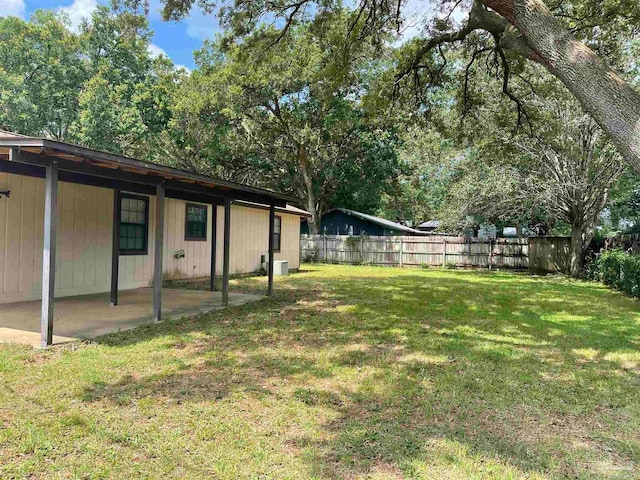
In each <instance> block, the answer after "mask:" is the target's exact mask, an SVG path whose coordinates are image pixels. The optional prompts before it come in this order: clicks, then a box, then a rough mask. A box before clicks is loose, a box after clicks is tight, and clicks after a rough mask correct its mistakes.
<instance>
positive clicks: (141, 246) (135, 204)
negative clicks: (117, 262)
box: [120, 195, 149, 255]
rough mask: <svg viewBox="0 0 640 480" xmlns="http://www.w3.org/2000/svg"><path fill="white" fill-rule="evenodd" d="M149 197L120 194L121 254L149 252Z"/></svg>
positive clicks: (144, 253) (143, 253)
mask: <svg viewBox="0 0 640 480" xmlns="http://www.w3.org/2000/svg"><path fill="white" fill-rule="evenodd" d="M148 232H149V198H147V197H139V196H137V195H121V196H120V254H121V255H146V254H147V252H148V248H147V245H148V243H147V242H148V237H149V235H148Z"/></svg>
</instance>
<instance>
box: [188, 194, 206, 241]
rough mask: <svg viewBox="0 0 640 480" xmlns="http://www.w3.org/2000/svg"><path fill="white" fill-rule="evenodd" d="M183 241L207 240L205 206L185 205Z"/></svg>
mask: <svg viewBox="0 0 640 480" xmlns="http://www.w3.org/2000/svg"><path fill="white" fill-rule="evenodd" d="M185 218H186V223H185V229H184V232H185V233H184V239H185V240H205V241H206V240H207V206H206V205H195V204H193V203H187V214H186V217H185Z"/></svg>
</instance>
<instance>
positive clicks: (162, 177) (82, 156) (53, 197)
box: [0, 130, 304, 347]
mask: <svg viewBox="0 0 640 480" xmlns="http://www.w3.org/2000/svg"><path fill="white" fill-rule="evenodd" d="M0 172H6V173H13V174H17V175H27V176H32V177H40V178H44V179H45V195H44V238H43V245H42V259H43V260H42V263H43V266H42V297H41V298H42V300H41V317H40V333H41V345H42V346H43V347H46V346H47V345H51V343H52V342H53V323H54V321H53V319H54V303H55V300H54V298H55V296H54V292H55V278H56V267H55V265H56V229H57V223H58V217H57V208H58V207H57V203H58V202H57V198H58V182H59V181H62V182H70V183H79V184H85V185H92V186H97V187H103V188H110V189H112V190H114V201H113V223H112V252H111V293H110V304H111V305H112V306H117V305H118V270H119V257H120V247H119V238H120V211H121V208H120V206H119V201H120V200H119V199H120V192H121V191H125V192H138V193H143V194H147V195H155V199H156V200H155V202H156V209H155V235H154V250H153V265H154V267H153V282H152V283H153V295H152V318H153V319H154V320H157V321H159V320H160V319H161V315H162V275H163V245H164V216H165V214H164V204H165V202H164V200H165V198H166V197H171V198H176V199H181V200H187V201H196V202H202V203H208V204H212V205H224V234H223V242H222V243H223V248H222V250H223V267H222V272H223V273H222V294H221V300H222V302H221V303H222V305H223V306H226V305H228V303H229V261H230V260H229V256H230V231H231V203H232V202H236V201H237V202H238V203H240V204H244V205H247V206H249V207H253V208H267V209H268V210H269V237H268V242H269V247H268V255H267V256H268V262H267V264H268V266H267V275H268V286H267V295H269V296H271V295H272V294H273V271H274V268H273V264H274V245H275V241H274V237H275V233H274V232H275V212H276V209H277V208H279V209H287V208H288V202H297V201H299V200H298V199H297V198H295V197H291V196H289V195H285V194H281V193H277V192H273V191H270V190H265V189H260V188H255V187H252V186H249V185H242V184H239V183H234V182H229V181H227V180H222V179H219V178H215V177H209V176H206V175H200V174H197V173H193V172H189V171H186V170H180V169H177V168H171V167H166V166H163V165H157V164H154V163H150V162H145V161H142V160H137V159H134V158H129V157H125V156H122V155H114V154H112V153H108V152H103V151H100V150H95V149H92V148H87V147H81V146H79V145H73V144H70V143H65V142H59V141H56V140H49V139H46V138H37V137H27V136H24V135H19V134H15V133H11V132H5V131H1V130H0ZM296 210H298V209H296ZM303 213H304V211H302V210H300V211H297V212H296V214H298V215H300V214H303ZM212 215H213V218H212V222H211V224H212V227H211V238H212V254H211V255H210V259H211V272H215V271H216V268H215V267H216V255H215V252H216V242H217V241H216V233H215V232H216V225H217V220H216V218H217V208H214V209H213V211H212ZM214 277H215V275H214V274H212V275H211V278H210V287H209V288H210V290H211V291H213V290H215V281H214Z"/></svg>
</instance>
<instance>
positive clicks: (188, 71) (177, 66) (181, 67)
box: [173, 65, 191, 75]
mask: <svg viewBox="0 0 640 480" xmlns="http://www.w3.org/2000/svg"><path fill="white" fill-rule="evenodd" d="M173 68H174V69H176V70H184V71H185V72H187V74H188V75H191V69H190V68H189V67H187V66H186V65H174V66H173Z"/></svg>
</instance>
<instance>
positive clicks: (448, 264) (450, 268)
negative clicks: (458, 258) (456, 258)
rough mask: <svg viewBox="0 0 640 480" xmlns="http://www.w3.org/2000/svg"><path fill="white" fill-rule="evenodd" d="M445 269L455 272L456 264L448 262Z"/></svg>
mask: <svg viewBox="0 0 640 480" xmlns="http://www.w3.org/2000/svg"><path fill="white" fill-rule="evenodd" d="M444 268H448V269H449V270H455V268H456V262H447V263H445V264H444Z"/></svg>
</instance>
